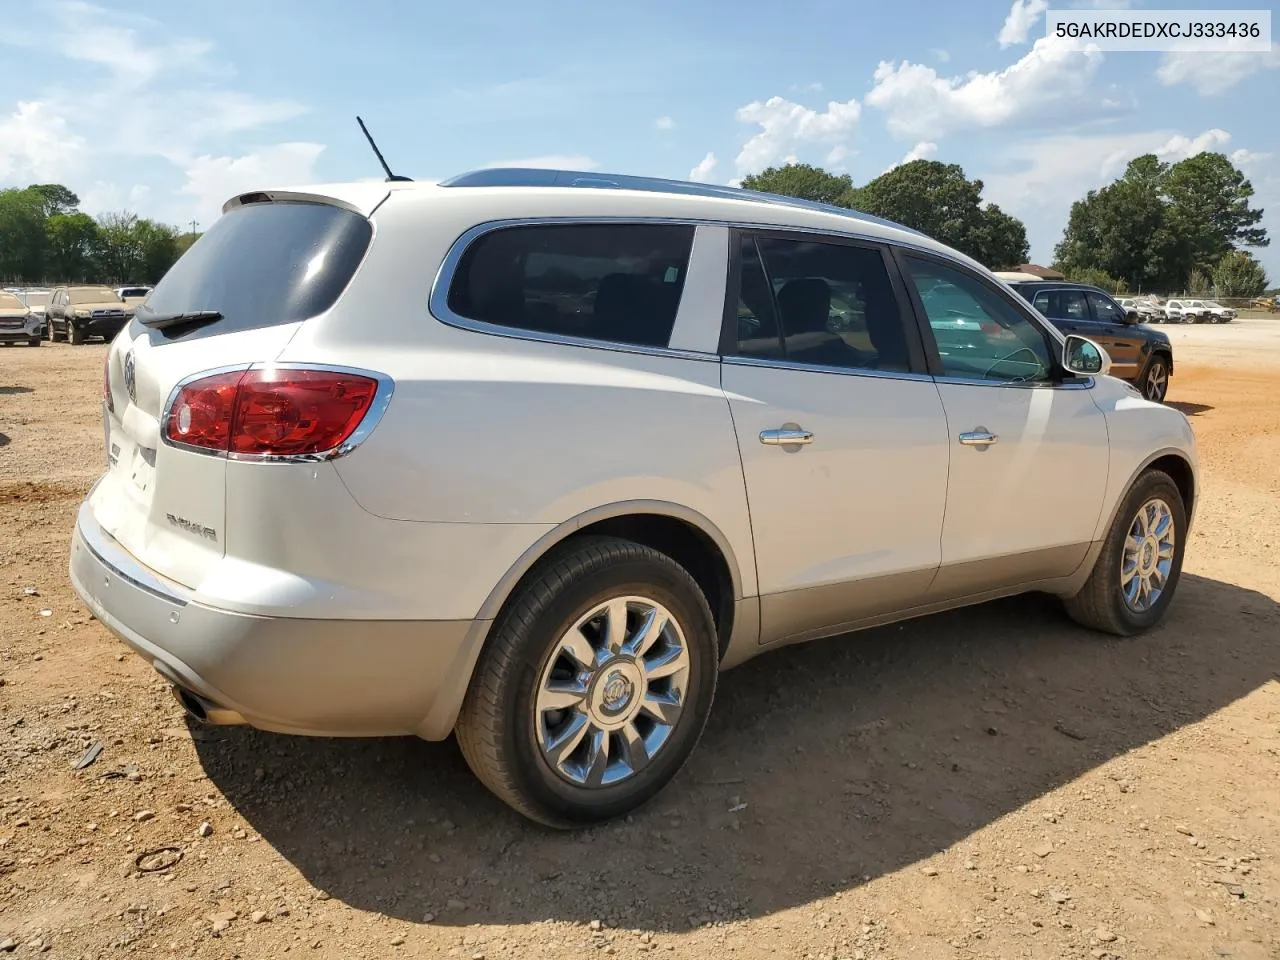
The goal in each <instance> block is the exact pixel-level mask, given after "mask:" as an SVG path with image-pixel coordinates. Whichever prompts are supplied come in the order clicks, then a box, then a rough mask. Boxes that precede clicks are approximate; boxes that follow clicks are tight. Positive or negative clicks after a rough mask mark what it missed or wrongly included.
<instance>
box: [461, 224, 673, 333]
mask: <svg viewBox="0 0 1280 960" xmlns="http://www.w3.org/2000/svg"><path fill="white" fill-rule="evenodd" d="M693 230H694V228H693V227H692V226H685V225H674V224H589V223H582V224H551V225H530V226H517V227H509V228H506V229H501V230H495V231H493V232H492V233H486V234H484V235H483V236H481V237H480V238H479V239H477V240H476V241H475V242H474V243H473V244H472V245H471V246H470V247H468V248H467V251H466V252H465V253H464V254H463V255H462V259H461V260H460V261H459V262H458V269H457V271H456V272H455V273H454V276H453V281H452V284H451V286H450V288H449V301H448V302H449V309H450V310H452V311H453V312H454V313H456V314H458V315H459V316H462V317H466V318H468V319H471V320H479V321H482V322H484V323H491V324H495V325H497V326H503V327H512V328H515V329H518V330H527V331H530V332H535V333H543V334H554V335H558V336H569V337H583V338H586V339H590V340H603V341H608V342H612V343H624V344H631V345H635V346H646V347H665V346H666V345H667V343H668V341H669V340H670V339H671V330H672V328H673V327H674V326H675V321H676V311H677V310H678V309H679V307H680V294H681V291H682V290H683V289H684V281H685V274H686V273H687V272H688V268H689V253H690V250H691V249H692V247H693Z"/></svg>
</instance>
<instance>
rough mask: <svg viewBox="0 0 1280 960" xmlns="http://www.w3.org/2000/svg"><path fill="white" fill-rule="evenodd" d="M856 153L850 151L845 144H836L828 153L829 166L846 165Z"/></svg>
mask: <svg viewBox="0 0 1280 960" xmlns="http://www.w3.org/2000/svg"><path fill="white" fill-rule="evenodd" d="M853 153H854V151H852V150H850V149H849V148H848V147H846V146H845V145H844V144H843V143H839V144H836V145H835V146H834V147H832V148H831V150H830V151H828V153H827V166H830V167H834V166H836V165H838V164H841V163H844V162H845V160H847V159H849V157H850V156H852V155H853Z"/></svg>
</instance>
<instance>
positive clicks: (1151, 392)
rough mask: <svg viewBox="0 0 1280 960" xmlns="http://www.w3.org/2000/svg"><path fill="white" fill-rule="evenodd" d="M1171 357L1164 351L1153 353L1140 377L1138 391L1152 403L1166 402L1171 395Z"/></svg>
mask: <svg viewBox="0 0 1280 960" xmlns="http://www.w3.org/2000/svg"><path fill="white" fill-rule="evenodd" d="M1169 366H1170V365H1169V358H1168V357H1167V356H1166V355H1165V354H1163V353H1156V354H1153V355H1152V357H1151V359H1150V360H1149V361H1147V365H1146V367H1144V368H1143V370H1142V376H1140V377H1139V378H1138V384H1137V386H1138V391H1139V392H1140V393H1141V394H1142V396H1143V398H1144V399H1146V400H1150V401H1151V402H1152V403H1164V402H1165V399H1166V398H1167V397H1168V396H1169V375H1170V374H1169Z"/></svg>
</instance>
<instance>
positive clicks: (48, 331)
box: [44, 319, 58, 343]
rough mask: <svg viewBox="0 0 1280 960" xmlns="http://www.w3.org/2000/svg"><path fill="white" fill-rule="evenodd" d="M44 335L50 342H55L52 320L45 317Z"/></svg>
mask: <svg viewBox="0 0 1280 960" xmlns="http://www.w3.org/2000/svg"><path fill="white" fill-rule="evenodd" d="M44 336H45V339H46V340H48V341H49V342H50V343H53V342H55V341H56V340H57V339H58V338H57V337H55V336H54V335H53V321H52V320H48V319H46V320H45V322H44Z"/></svg>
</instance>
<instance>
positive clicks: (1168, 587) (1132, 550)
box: [1065, 470, 1187, 637]
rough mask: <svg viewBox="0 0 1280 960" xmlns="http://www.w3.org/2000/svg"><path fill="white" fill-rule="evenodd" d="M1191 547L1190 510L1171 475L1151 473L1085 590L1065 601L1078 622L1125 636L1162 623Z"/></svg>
mask: <svg viewBox="0 0 1280 960" xmlns="http://www.w3.org/2000/svg"><path fill="white" fill-rule="evenodd" d="M1186 542H1187V513H1186V505H1185V504H1184V503H1183V502H1182V494H1181V493H1180V492H1179V491H1178V487H1177V484H1175V483H1174V482H1173V480H1172V478H1170V476H1169V475H1168V474H1167V473H1164V472H1163V471H1160V470H1148V471H1147V472H1146V473H1144V474H1142V476H1140V477H1139V478H1138V480H1137V482H1136V483H1134V485H1133V487H1132V488H1131V489H1130V490H1129V493H1128V495H1127V496H1126V497H1125V499H1124V502H1123V503H1122V504H1121V505H1120V509H1119V511H1117V513H1116V517H1115V519H1114V520H1113V521H1112V523H1111V529H1110V530H1109V531H1107V538H1106V541H1105V542H1104V544H1103V547H1102V551H1101V553H1099V554H1098V559H1097V561H1095V563H1094V565H1093V571H1092V572H1091V573H1090V574H1089V579H1088V580H1087V581H1085V585H1084V587H1083V588H1082V589H1081V590H1080V592H1079V593H1077V594H1076V595H1075V596H1074V597H1070V598H1068V599H1067V600H1066V601H1065V604H1066V608H1067V613H1068V614H1069V615H1070V616H1071V618H1072V619H1073V620H1075V621H1076V622H1077V623H1079V624H1082V625H1084V626H1086V627H1091V628H1092V629H1094V630H1100V631H1102V632H1103V633H1112V634H1115V635H1116V636H1121V637H1127V636H1132V635H1133V634H1135V633H1141V632H1142V631H1144V630H1148V629H1150V628H1151V627H1153V626H1155V625H1156V624H1157V623H1159V622H1160V619H1161V618H1162V617H1163V616H1164V612H1165V611H1166V610H1167V609H1168V608H1169V604H1170V602H1172V600H1173V593H1174V591H1175V590H1176V589H1177V586H1178V578H1179V577H1180V575H1181V573H1182V554H1183V550H1184V549H1185V547H1186Z"/></svg>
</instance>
